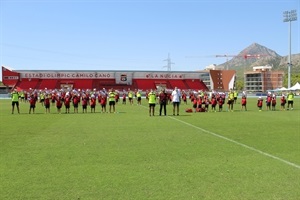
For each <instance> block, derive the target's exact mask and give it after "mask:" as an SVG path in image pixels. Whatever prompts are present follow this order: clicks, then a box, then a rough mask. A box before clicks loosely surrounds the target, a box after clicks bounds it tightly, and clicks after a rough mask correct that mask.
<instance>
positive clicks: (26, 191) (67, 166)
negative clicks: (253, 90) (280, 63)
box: [0, 98, 300, 200]
mask: <svg viewBox="0 0 300 200" xmlns="http://www.w3.org/2000/svg"><path fill="white" fill-rule="evenodd" d="M256 100H257V99H256V98H249V99H248V111H247V112H241V111H240V104H238V103H237V104H236V105H234V112H226V106H225V108H224V112H208V113H186V112H184V110H185V109H186V108H191V103H190V102H188V105H184V104H181V106H180V115H179V116H173V115H171V114H172V107H171V105H168V106H167V108H168V111H167V112H168V113H167V114H168V116H166V117H165V116H157V115H158V113H157V112H158V106H156V116H154V117H149V114H148V105H147V103H146V102H145V100H144V99H143V100H142V101H143V105H141V106H137V105H136V104H135V105H133V106H130V105H129V104H128V103H127V105H122V104H121V103H119V104H118V105H117V106H116V111H117V113H116V114H109V113H105V114H104V113H100V112H99V111H100V106H99V105H97V106H96V113H90V110H89V108H88V113H85V114H83V113H81V111H82V109H81V107H79V113H78V114H73V112H72V108H71V113H70V114H64V113H63V114H56V108H55V107H54V106H52V107H51V113H50V114H45V108H43V107H42V106H41V105H40V104H37V109H36V114H28V110H29V105H28V103H24V102H21V103H20V109H21V114H16V113H15V114H11V102H10V100H0V120H1V125H0V131H1V133H0V142H1V144H0V150H1V156H0V177H1V182H0V188H1V189H0V197H1V199H6V200H7V199H13V200H15V199H22V200H26V199H30V200H32V199H42V200H47V199H49V200H53V199H55V200H66V199H68V200H69V199H70V200H78V199H81V200H87V199H89V200H90V199H122V200H124V199H138V200H142V199H163V200H165V199H176V200H178V199H184V200H186V199H202V200H216V199H218V200H220V199H224V200H229V199H230V200H235V199H236V200H245V199H246V200H248V199H249V200H253V199H264V200H266V199H270V200H273V199H274V200H281V199H282V200H287V199H289V200H297V199H300V98H295V101H294V104H295V105H294V110H292V111H280V110H279V107H280V106H279V104H278V105H277V110H276V111H266V110H265V107H264V110H263V111H262V112H259V111H258V109H257V107H256ZM239 101H240V99H239V100H238V102H239ZM62 111H63V112H64V108H62Z"/></svg>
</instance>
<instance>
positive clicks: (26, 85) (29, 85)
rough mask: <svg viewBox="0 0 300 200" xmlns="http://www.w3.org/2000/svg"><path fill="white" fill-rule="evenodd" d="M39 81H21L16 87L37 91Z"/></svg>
mask: <svg viewBox="0 0 300 200" xmlns="http://www.w3.org/2000/svg"><path fill="white" fill-rule="evenodd" d="M38 82H39V79H31V80H24V81H19V82H18V83H17V85H16V86H15V87H19V88H21V89H23V90H28V89H29V88H32V89H36V86H37V84H38Z"/></svg>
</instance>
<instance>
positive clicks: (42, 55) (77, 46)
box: [0, 0, 300, 79]
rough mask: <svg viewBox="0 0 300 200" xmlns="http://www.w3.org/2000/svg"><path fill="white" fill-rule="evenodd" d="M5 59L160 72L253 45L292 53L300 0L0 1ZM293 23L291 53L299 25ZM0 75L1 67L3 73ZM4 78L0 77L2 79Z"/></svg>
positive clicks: (299, 45)
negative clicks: (288, 15)
mask: <svg viewBox="0 0 300 200" xmlns="http://www.w3.org/2000/svg"><path fill="white" fill-rule="evenodd" d="M0 6H1V8H0V9H1V10H0V17H1V19H0V33H1V34H0V62H1V65H4V66H9V67H11V68H13V69H17V70H23V69H26V70H30V69H32V70H42V69H47V70H108V71H109V70H158V71H160V70H162V71H165V70H167V68H164V66H166V65H167V62H166V61H164V60H166V59H167V57H168V54H170V57H171V60H172V62H173V63H174V64H173V65H172V70H174V71H190V70H199V69H204V68H205V66H207V65H210V64H221V63H224V62H225V61H226V58H216V57H215V55H218V54H233V55H235V54H238V53H239V52H240V51H242V50H243V49H244V48H246V47H248V46H249V45H251V44H252V43H254V42H256V43H259V44H261V45H263V46H266V47H268V48H270V49H272V50H274V51H276V52H277V53H278V54H279V55H282V56H285V55H288V53H289V40H288V38H289V37H288V36H289V34H288V33H289V24H288V23H284V22H283V11H286V10H288V11H290V10H293V9H297V13H298V16H299V12H300V9H299V8H300V1H299V0H229V1H226V0H224V1H222V0H198V1H197V0H161V1H158V0H124V1H122V0H111V1H109V0H84V1H83V0H80V1H76V0H62V1H58V0H45V1H44V0H1V1H0ZM299 20H300V19H299V17H298V20H297V21H294V22H292V53H293V54H294V53H299V52H300V37H299V36H300V25H299V24H300V23H299ZM0 73H1V72H0ZM0 77H1V79H2V75H1V76H0Z"/></svg>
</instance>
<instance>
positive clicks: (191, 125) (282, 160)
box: [169, 116, 300, 169]
mask: <svg viewBox="0 0 300 200" xmlns="http://www.w3.org/2000/svg"><path fill="white" fill-rule="evenodd" d="M169 118H171V119H173V120H176V121H178V122H180V123H182V124H185V125H187V126H190V127H193V128H195V129H198V130H200V131H202V132H205V133H208V134H210V135H212V136H215V137H218V138H221V139H223V140H226V141H228V142H231V143H234V144H236V145H239V146H242V147H244V148H246V149H249V150H251V151H254V152H257V153H259V154H262V155H264V156H267V157H269V158H273V159H275V160H278V161H280V162H283V163H285V164H287V165H290V166H292V167H295V168H298V169H300V165H297V164H295V163H292V162H289V161H287V160H284V159H282V158H279V157H277V156H274V155H271V154H269V153H266V152H263V151H261V150H258V149H256V148H254V147H251V146H248V145H245V144H243V143H240V142H237V141H235V140H232V139H230V138H227V137H224V136H222V135H219V134H217V133H213V132H211V131H208V130H205V129H203V128H200V127H198V126H195V125H193V124H190V123H187V122H185V121H182V120H180V119H177V118H176V117H171V116H169Z"/></svg>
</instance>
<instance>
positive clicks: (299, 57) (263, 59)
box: [218, 43, 300, 79]
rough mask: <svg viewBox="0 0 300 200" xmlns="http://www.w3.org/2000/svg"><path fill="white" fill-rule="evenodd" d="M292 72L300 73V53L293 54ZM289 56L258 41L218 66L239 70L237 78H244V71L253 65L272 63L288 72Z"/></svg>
mask: <svg viewBox="0 0 300 200" xmlns="http://www.w3.org/2000/svg"><path fill="white" fill-rule="evenodd" d="M291 60H292V64H293V66H292V70H291V73H300V53H299V54H293V55H292V57H291ZM287 63H288V56H281V55H279V54H277V53H276V52H275V51H273V50H271V49H268V48H267V47H265V46H262V45H260V44H257V43H253V44H251V45H250V46H248V47H247V48H245V49H244V50H242V51H241V52H240V53H239V54H238V55H236V56H234V57H233V58H232V59H231V60H229V61H227V62H225V63H223V64H221V65H218V68H224V69H234V70H236V71H237V79H242V78H243V72H244V71H249V70H250V71H251V70H252V67H255V66H264V65H271V66H273V70H283V71H285V73H287V70H288V67H287Z"/></svg>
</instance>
